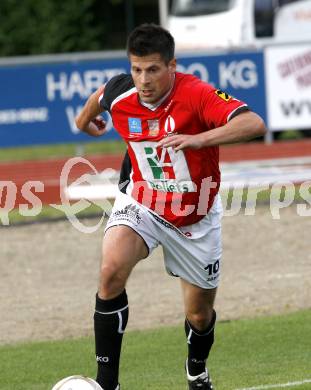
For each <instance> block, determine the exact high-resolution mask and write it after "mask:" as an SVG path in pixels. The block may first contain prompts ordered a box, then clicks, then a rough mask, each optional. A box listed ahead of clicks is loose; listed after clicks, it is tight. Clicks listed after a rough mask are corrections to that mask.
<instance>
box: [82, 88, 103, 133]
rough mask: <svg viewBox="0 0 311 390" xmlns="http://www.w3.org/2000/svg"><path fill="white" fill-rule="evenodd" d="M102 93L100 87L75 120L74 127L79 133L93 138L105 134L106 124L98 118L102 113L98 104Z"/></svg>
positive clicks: (101, 108)
mask: <svg viewBox="0 0 311 390" xmlns="http://www.w3.org/2000/svg"><path fill="white" fill-rule="evenodd" d="M103 93H104V87H103V86H102V87H100V88H98V89H97V91H95V92H94V93H93V94H92V95H91V96H90V97H89V98H88V100H87V101H86V103H85V105H84V106H83V108H82V110H81V111H80V112H79V114H78V115H77V116H76V118H75V122H76V126H77V127H78V129H80V130H81V131H83V132H85V133H87V134H89V135H91V136H93V137H99V136H101V135H102V134H104V133H106V131H107V129H106V122H105V121H104V119H103V118H102V117H101V116H100V114H101V113H102V112H103V111H104V109H103V107H101V105H100V104H99V99H100V97H101V96H102V95H103Z"/></svg>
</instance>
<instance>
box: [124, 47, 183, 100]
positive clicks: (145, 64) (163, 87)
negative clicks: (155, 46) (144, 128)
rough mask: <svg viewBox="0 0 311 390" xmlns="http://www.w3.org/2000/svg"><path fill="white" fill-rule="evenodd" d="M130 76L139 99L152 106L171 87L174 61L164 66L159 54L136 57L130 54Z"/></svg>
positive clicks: (174, 69) (174, 66)
mask: <svg viewBox="0 0 311 390" xmlns="http://www.w3.org/2000/svg"><path fill="white" fill-rule="evenodd" d="M130 63H131V74H132V77H133V80H134V84H135V87H136V88H137V91H138V94H139V97H140V99H141V100H142V101H143V102H145V103H150V104H154V103H156V102H157V101H158V100H160V99H161V98H162V97H163V96H164V95H165V94H166V93H167V92H168V91H169V90H170V88H171V87H172V86H173V83H174V74H175V71H176V60H175V59H173V60H171V61H170V62H169V63H168V64H166V63H165V62H164V61H163V59H162V58H161V55H160V54H159V53H155V54H150V55H148V56H143V57H138V56H135V55H133V54H130Z"/></svg>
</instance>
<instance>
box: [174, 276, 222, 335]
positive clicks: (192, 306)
mask: <svg viewBox="0 0 311 390" xmlns="http://www.w3.org/2000/svg"><path fill="white" fill-rule="evenodd" d="M181 288H182V293H183V299H184V307H185V315H186V317H187V318H188V319H189V320H190V321H191V322H192V323H193V324H196V325H197V327H198V328H202V329H206V327H207V326H208V324H209V323H210V322H211V320H212V317H213V308H214V302H215V297H216V292H217V287H215V288H211V289H204V288H201V287H199V286H195V285H194V284H192V283H189V282H187V281H185V280H183V279H181Z"/></svg>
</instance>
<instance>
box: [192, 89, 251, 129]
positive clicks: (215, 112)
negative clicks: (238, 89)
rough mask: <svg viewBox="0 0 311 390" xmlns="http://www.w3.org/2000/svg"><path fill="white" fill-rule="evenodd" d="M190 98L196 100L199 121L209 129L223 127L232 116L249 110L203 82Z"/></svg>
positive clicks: (242, 103) (229, 96)
mask: <svg viewBox="0 0 311 390" xmlns="http://www.w3.org/2000/svg"><path fill="white" fill-rule="evenodd" d="M192 96H193V99H194V100H197V101H196V102H195V106H196V107H197V110H198V114H199V116H200V118H201V120H202V121H203V122H204V123H205V124H206V125H207V127H208V128H209V129H212V128H215V127H220V126H223V125H225V124H226V123H227V122H228V121H229V120H230V119H232V118H233V117H234V116H236V115H238V114H240V113H241V112H243V111H248V110H249V107H248V105H247V104H246V103H244V102H243V101H241V100H238V99H236V98H234V97H233V96H231V95H229V94H228V93H226V92H224V91H222V90H220V89H216V88H214V87H212V86H211V85H209V84H207V83H203V82H200V83H199V86H198V87H197V93H196V94H192Z"/></svg>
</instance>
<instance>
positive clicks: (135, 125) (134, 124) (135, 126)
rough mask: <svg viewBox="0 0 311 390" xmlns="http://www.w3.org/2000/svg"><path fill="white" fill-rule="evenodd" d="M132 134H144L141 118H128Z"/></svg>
mask: <svg viewBox="0 0 311 390" xmlns="http://www.w3.org/2000/svg"><path fill="white" fill-rule="evenodd" d="M128 123H129V131H130V134H142V132H143V130H142V126H141V120H140V119H139V118H128Z"/></svg>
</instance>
